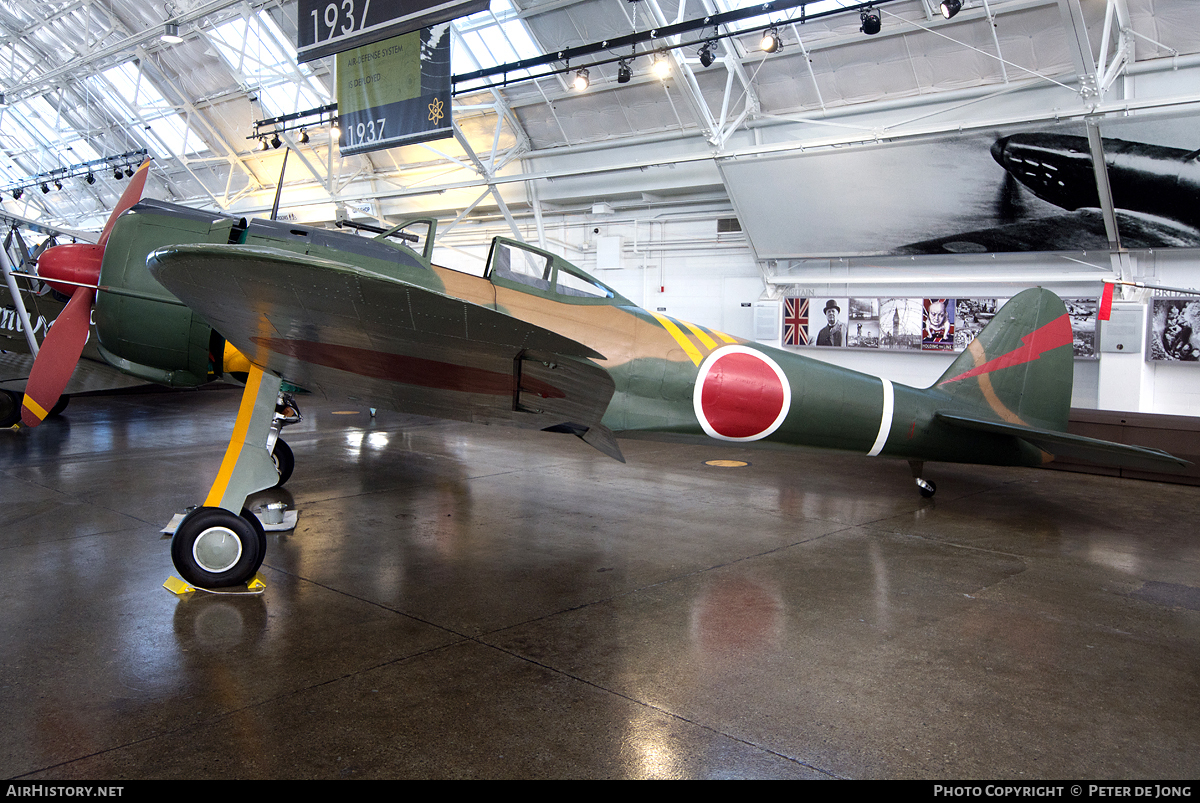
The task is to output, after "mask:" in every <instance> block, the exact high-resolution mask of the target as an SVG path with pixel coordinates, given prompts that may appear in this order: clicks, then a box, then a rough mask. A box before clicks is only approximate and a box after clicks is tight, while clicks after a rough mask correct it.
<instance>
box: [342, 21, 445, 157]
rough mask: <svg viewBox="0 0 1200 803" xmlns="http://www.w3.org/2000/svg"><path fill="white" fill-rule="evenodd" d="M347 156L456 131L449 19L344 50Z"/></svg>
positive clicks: (343, 96) (435, 137) (343, 71)
mask: <svg viewBox="0 0 1200 803" xmlns="http://www.w3.org/2000/svg"><path fill="white" fill-rule="evenodd" d="M337 103H338V117H339V120H340V123H341V127H342V141H341V151H342V155H343V156H352V155H354V154H356V153H367V152H368V151H377V150H382V149H384V148H395V147H397V146H400V145H411V144H413V143H415V142H425V141H426V140H431V139H440V138H442V137H449V136H452V135H453V131H452V130H451V127H450V25H449V23H443V24H441V25H435V26H433V27H432V28H425V29H424V30H421V31H414V32H413V33H407V34H404V35H403V36H396V37H393V38H391V39H388V40H386V41H383V42H379V43H377V44H373V45H367V46H365V47H359V48H355V49H354V50H349V51H346V52H345V53H339V54H338V57H337Z"/></svg>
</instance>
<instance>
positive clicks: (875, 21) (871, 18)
mask: <svg viewBox="0 0 1200 803" xmlns="http://www.w3.org/2000/svg"><path fill="white" fill-rule="evenodd" d="M858 18H859V19H860V20H862V27H861V28H859V30H860V31H862V32H863V33H865V34H866V35H867V36H874V35H875V34H877V33H879V27H880V26H879V12H878V11H876V10H875V9H873V8H865V9H863V10H862V13H860V14H859V15H858Z"/></svg>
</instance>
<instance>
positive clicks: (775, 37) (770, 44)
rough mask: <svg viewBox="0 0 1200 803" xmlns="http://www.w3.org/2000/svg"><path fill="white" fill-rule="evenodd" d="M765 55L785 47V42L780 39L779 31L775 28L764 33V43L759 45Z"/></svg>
mask: <svg viewBox="0 0 1200 803" xmlns="http://www.w3.org/2000/svg"><path fill="white" fill-rule="evenodd" d="M758 46H759V47H760V48H762V50H763V52H764V53H774V52H776V51H777V50H779V49H780V48H782V47H783V42H782V41H780V39H779V31H778V29H776V28H775V27H774V26H772V27H770V28H767V29H766V30H765V31H763V35H762V41H761V42H759V43H758Z"/></svg>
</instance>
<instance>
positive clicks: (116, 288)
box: [26, 201, 1187, 588]
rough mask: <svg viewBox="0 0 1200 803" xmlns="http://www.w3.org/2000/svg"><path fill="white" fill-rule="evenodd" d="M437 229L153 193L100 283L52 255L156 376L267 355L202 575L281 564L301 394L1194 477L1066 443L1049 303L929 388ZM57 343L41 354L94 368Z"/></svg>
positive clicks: (518, 417)
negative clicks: (291, 431)
mask: <svg viewBox="0 0 1200 803" xmlns="http://www.w3.org/2000/svg"><path fill="white" fill-rule="evenodd" d="M414 231H419V232H422V233H423V237H422V236H414V235H413V233H412V232H414ZM435 231H436V223H435V221H433V220H420V221H411V222H408V223H405V224H402V225H401V226H397V227H395V228H394V229H391V230H388V231H384V232H379V233H378V235H377V236H374V237H364V236H361V235H356V234H349V233H343V232H336V231H331V230H325V229H320V228H314V227H309V226H301V225H295V224H291V223H285V222H278V221H266V220H251V221H249V222H247V221H246V220H244V219H239V218H235V217H232V216H228V215H224V214H219V213H209V212H200V211H196V210H193V209H188V208H185V207H181V206H176V205H173V204H168V203H163V202H158V201H144V202H142V203H139V204H137V205H135V206H132V208H131V209H129V211H128V212H126V213H125V214H123V215H121V216H120V217H119V218H116V219H115V222H114V223H113V225H112V228H111V232H110V236H109V237H107V238H106V239H105V240H104V242H105V244H104V245H102V246H100V248H101V250H100V251H96V249H95V247H91V250H89V251H88V252H87V254H85V256H88V255H90V256H89V258H90V259H91V262H89V263H88V264H89V265H90V267H89V268H88V271H91V274H90V278H89V274H88V271H85V270H82V269H80V270H73V269H70V268H69V267H68V263H71V262H72V259H73V258H72V257H71V255H70V254H69V253H68V252H60V253H61V256H58V255H56V256H55V258H54V259H51V260H49V264H46V262H47V261H46V260H45V259H43V265H42V267H41V272H42V273H43V278H45V279H47V280H53V279H56V278H67V279H70V280H72V281H74V282H75V286H76V287H78V288H79V290H77V291H76V292H77V293H80V294H83V295H84V296H86V298H87V300H88V302H89V303H90V299H91V297H92V296H93V295H95V294H97V293H98V297H97V301H96V308H95V312H96V319H97V325H96V330H97V333H98V335H99V336H100V340H101V346H102V347H103V348H104V349H105V350H106V351H107V352H108V353H109V354H110V355H111V356H112V358H113V359H116V360H124V361H125V363H126V364H127V366H129V367H130V368H131V369H133V370H141V371H142V372H143V373H146V372H148V371H149V370H150V369H151V368H152V367H153V368H154V369H156V370H167V369H170V368H171V367H172V365H174V367H175V368H174V369H175V370H184V369H185V368H186V370H188V371H191V372H193V373H194V374H196V372H200V371H202V370H205V369H208V368H212V367H213V366H216V368H215V370H216V372H217V373H220V372H221V371H228V370H230V367H229V366H228V365H227V364H226V362H227V360H231V361H242V360H243V359H244V362H245V368H246V371H247V379H246V387H245V391H244V393H243V397H242V402H241V405H240V409H239V411H238V415H237V420H236V423H235V425H234V431H233V436H232V438H231V441H230V445H229V447H228V450H227V451H226V454H225V458H224V461H223V462H222V465H221V468H220V470H219V471H218V475H217V478H216V480H215V482H214V483H213V486H212V488H211V490H210V492H209V494H208V497H207V499H206V500H205V501H204V505H203V506H202V507H199V508H197V509H195V510H194V511H193V512H191V513H190V514H188V516H187V517H186V518H185V519H184V520H183V522H182V523H181V524H180V525H179V527H178V529H177V531H176V534H175V536H174V540H173V541H172V545H171V555H172V559H173V560H174V563H175V566H176V568H177V569H178V571H179V572H180V574H181V575H182V576H183V577H184V578H185V579H186V580H187V581H188V582H190V583H192V584H193V585H196V586H200V587H210V588H211V587H223V586H232V585H238V584H242V583H246V582H247V581H248V580H250V579H251V578H253V576H254V574H255V572H256V571H257V570H258V568H259V566H260V565H261V563H262V560H263V556H264V553H265V550H266V539H265V536H264V534H263V530H262V527H261V525H260V524H259V523H258V520H257V519H256V518H255V516H254V515H253V514H251V513H249V512H247V511H246V510H245V509H244V506H245V501H246V498H247V496H248V495H249V494H251V493H254V492H256V491H259V490H262V489H264V488H268V487H271V486H274V485H277V484H279V483H280V481H281V473H280V471H281V468H280V467H279V466H277V462H276V460H273V459H272V451H273V448H274V446H275V444H276V442H277V440H278V437H277V436H278V433H279V428H280V426H281V425H282V423H285V422H286V420H287V416H286V415H285V414H281V412H280V409H281V407H282V408H288V410H287V412H288V413H291V412H292V411H291V409H290V408H291V406H292V405H290V404H281V398H282V396H281V393H280V391H281V388H282V387H283V383H284V382H287V383H290V384H292V385H295V386H298V387H301V388H304V389H306V390H308V391H310V392H313V393H317V394H320V395H322V396H324V397H326V398H328V399H331V400H345V399H353V400H355V401H358V402H360V403H370V404H372V405H374V406H378V407H381V408H392V409H396V410H399V411H403V412H410V413H418V414H422V415H426V416H435V417H440V418H447V419H456V420H463V421H475V422H490V423H504V424H510V425H514V426H519V427H531V428H536V429H541V430H549V431H554V432H563V433H570V434H573V435H576V436H578V437H579V438H581V439H582V440H583V441H585V442H586V443H588V444H590V445H591V446H594V447H595V448H596V449H598V450H600V451H601V452H603V453H604V454H606V455H608V456H610V457H612V458H615V459H617V460H621V461H622V462H623V461H624V458H623V457H622V455H621V450H620V447H619V445H618V442H617V438H618V437H619V436H629V437H637V436H641V437H650V436H653V437H668V438H672V439H696V440H709V439H715V440H718V441H730V442H734V443H749V442H756V441H763V442H775V443H783V444H795V445H803V446H815V447H824V448H829V449H842V450H848V451H853V452H861V453H862V454H864V455H869V456H880V457H897V458H902V459H905V460H908V461H909V463H910V464H911V466H912V469H913V476H914V478H915V479H916V482H917V485H918V487H919V489H920V491H921V493H922V494H924V495H926V496H929V495H932V494H933V492H934V490H935V489H934V485H933V483H932V482H929V481H927V480H926V479H924V478H923V477H922V476H921V473H922V466H923V464H924V461H930V460H933V461H946V462H961V463H986V464H995V465H1024V466H1037V465H1040V464H1042V463H1045V462H1047V461H1049V460H1053V459H1054V458H1055V457H1057V456H1070V457H1072V458H1077V459H1087V460H1092V461H1097V462H1104V463H1107V464H1110V465H1111V464H1116V465H1124V466H1130V467H1136V468H1142V469H1149V470H1156V469H1157V470H1160V471H1162V470H1173V469H1176V468H1178V467H1181V466H1186V465H1187V463H1186V461H1183V460H1179V459H1177V458H1174V457H1172V456H1171V455H1169V454H1167V453H1165V452H1161V451H1157V450H1153V449H1146V448H1140V447H1136V446H1126V445H1121V444H1116V443H1109V442H1106V441H1099V440H1094V439H1090V438H1083V437H1079V436H1074V435H1070V434H1068V433H1067V432H1066V426H1067V413H1068V408H1069V404H1070V397H1071V383H1072V372H1073V358H1072V352H1071V326H1070V320H1069V318H1068V317H1067V312H1066V309H1065V307H1064V306H1063V303H1062V301H1061V300H1059V298H1058V297H1057V296H1055V295H1054V294H1053V293H1051V292H1049V291H1048V290H1043V289H1030V290H1026V291H1024V292H1022V293H1020V294H1018V295H1017V296H1015V297H1014V298H1013V299H1012V300H1011V301H1009V302H1008V304H1006V305H1005V306H1004V307H1003V308H1002V309H1001V310H1000V312H999V313H998V314H997V315H996V316H995V318H994V319H993V321H992V322H991V323H990V324H989V325H988V326H987V327H986V328H985V329H984V330H983V331H982V332H981V333H980V335H979V336H978V337H977V338H976V339H975V341H974V342H973V343H971V345H970V347H969V348H968V349H967V350H966V351H965V352H963V353H962V354H961V355H960V356H959V357H958V359H956V360H955V362H954V363H953V365H951V366H950V368H949V370H947V371H946V373H945V374H944V375H943V376H942V377H941V378H940V379H939V380H938V381H937V382H935V383H934V384H933V385H932V386H931V387H928V388H923V389H922V388H912V387H907V386H905V385H901V384H899V383H893V382H890V381H888V380H887V379H881V378H879V377H874V376H870V375H867V374H862V373H858V372H856V371H851V370H848V369H845V368H839V367H836V366H832V365H829V364H826V363H823V362H820V361H817V360H813V359H809V358H806V357H804V356H801V355H799V354H795V353H792V352H787V351H782V350H778V349H772V348H768V347H766V346H762V345H759V344H757V343H754V342H751V341H746V340H742V339H739V338H735V337H731V336H729V335H727V334H724V333H722V332H719V331H716V330H713V329H710V328H707V327H701V326H696V325H693V324H689V323H686V322H683V321H679V320H676V319H673V318H670V317H667V316H665V315H660V314H657V313H654V312H649V311H647V310H644V309H641V308H639V307H637V306H636V305H635V304H633V303H632V302H631V301H629V300H628V299H625V298H623V297H622V296H620V295H619V294H618V293H616V292H615V291H614V290H612V289H611V288H609V287H607V286H606V285H604V284H603V283H602V282H600V281H598V280H596V279H594V278H592V277H591V276H589V275H588V274H586V273H585V272H583V271H582V270H580V269H579V268H576V267H575V266H573V265H571V264H570V263H569V262H567V261H566V260H564V259H562V258H561V257H558V256H556V255H554V254H551V253H547V252H545V251H542V250H539V249H536V248H532V247H530V246H528V245H525V244H522V243H519V242H515V241H512V240H507V239H503V238H496V239H495V240H494V241H493V242H492V246H491V251H490V254H489V257H488V262H487V267H486V270H485V273H484V276H483V277H482V278H481V277H477V276H471V275H467V274H463V273H459V272H456V271H452V270H448V269H445V268H442V267H438V266H436V265H434V264H432V262H431V256H432V249H433V241H434V234H435ZM422 240H423V243H422V242H421V241H422ZM410 242H416V243H419V244H420V245H419V246H418V247H419V248H420V250H417V249H416V248H414V247H412V246H410V245H409V243H410ZM60 248H61V246H60ZM52 252H53V249H51V251H48V252H47V256H48V255H49V254H51V253H52ZM47 268H51V270H50V272H51V273H55V274H56V275H46V274H47ZM72 277H73V278H72ZM151 277H153V278H151ZM163 288H166V289H165V290H164V289H163ZM168 291H169V292H168ZM72 303H74V299H73V300H72ZM184 305H186V306H184ZM65 314H66V312H64V315H65ZM57 331H58V325H57V324H56V325H55V327H54V328H53V329H52V331H51V334H52V335H53V334H54V333H56V332H57ZM218 333H219V334H218ZM52 339H53V338H48V339H47V343H49V342H50V341H51V340H52ZM226 344H231V346H232V348H230V347H228V346H227V345H226ZM48 351H50V349H49V348H46V347H43V349H42V352H41V354H40V355H39V360H42V359H43V358H44V357H45V358H46V359H47V360H51V359H57V360H58V361H60V362H70V361H72V360H74V359H75V358H76V357H77V355H78V351H75V352H74V354H75V356H71V353H70V351H71V350H70V349H66V348H64V349H61V351H62V352H63V354H60V355H59V356H58V357H53V356H51V357H47V352H48ZM241 355H244V358H243V357H242V356H241ZM187 366H190V367H187ZM36 368H37V366H36V365H35V369H36ZM35 373H36V370H35ZM196 375H198V374H196ZM58 381H59V380H58V379H55V383H57V382H58ZM63 381H65V380H63ZM55 383H51V382H49V381H46V382H34V380H33V379H31V381H30V389H29V390H27V398H29V396H30V395H32V396H33V397H34V399H33V403H34V404H35V405H36V406H37V408H38V409H41V410H46V409H50V407H52V406H53V404H54V402H55V400H56V398H57V392H58V391H56V390H55ZM35 385H36V387H35ZM26 412H30V413H31V415H30V417H31V418H33V419H36V418H37V415H36V411H31V410H30V408H29V407H28V406H27V408H26Z"/></svg>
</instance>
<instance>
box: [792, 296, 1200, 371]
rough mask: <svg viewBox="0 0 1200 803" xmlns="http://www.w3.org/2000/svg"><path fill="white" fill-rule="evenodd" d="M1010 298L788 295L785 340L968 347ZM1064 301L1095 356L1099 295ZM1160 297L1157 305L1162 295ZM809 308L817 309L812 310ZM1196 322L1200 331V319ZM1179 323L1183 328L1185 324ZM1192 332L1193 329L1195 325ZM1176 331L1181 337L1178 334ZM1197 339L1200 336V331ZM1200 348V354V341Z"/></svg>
mask: <svg viewBox="0 0 1200 803" xmlns="http://www.w3.org/2000/svg"><path fill="white" fill-rule="evenodd" d="M1006 301H1008V299H1007V298H823V297H820V296H818V297H815V298H801V297H789V298H785V299H784V300H783V304H784V307H783V308H784V318H783V345H784V347H789V346H791V347H795V346H826V347H835V348H836V347H843V348H854V349H889V350H895V351H927V352H929V351H941V352H957V351H963V350H965V349H966V348H967V346H968V345H970V343H971V341H972V340H974V339H975V336H976V335H978V334H979V333H980V332H981V331H983V328H984V327H985V326H987V325H988V323H990V322H991V320H992V318H994V317H996V312H997V311H998V310H999V309H1000V308H1001V307H1002V306H1004V302H1006ZM1062 301H1063V304H1065V305H1066V308H1067V316H1068V317H1069V318H1070V319H1071V351H1072V353H1073V354H1074V356H1076V357H1089V358H1095V356H1096V312H1097V308H1098V306H1099V305H1098V302H1097V300H1096V299H1095V298H1064V299H1063V300H1062ZM1155 303H1156V305H1157V304H1158V301H1156V302H1155ZM1194 303H1195V305H1196V308H1195V311H1194V314H1195V315H1196V317H1198V318H1200V302H1194ZM809 309H815V310H818V312H817V313H815V314H813V315H810V314H809ZM1180 309H1182V307H1181V308H1180ZM1155 310H1156V320H1158V319H1160V318H1161V319H1162V320H1163V321H1165V320H1166V318H1167V311H1166V307H1163V310H1162V311H1161V312H1159V307H1158V306H1156V307H1155ZM1175 315H1176V317H1181V316H1182V315H1183V313H1181V312H1176V313H1175ZM1159 328H1160V329H1163V328H1165V327H1164V326H1160V327H1159ZM1196 328H1197V331H1200V324H1197V326H1196ZM1176 329H1179V330H1180V331H1182V327H1176ZM1172 332H1173V333H1174V332H1175V330H1172ZM1187 332H1188V334H1189V335H1190V332H1191V329H1187ZM1172 337H1173V338H1174V340H1179V337H1178V336H1177V335H1175V334H1172ZM1172 337H1168V338H1167V340H1171V339H1172ZM1197 340H1198V341H1200V335H1198V336H1197ZM1164 342H1165V341H1164ZM1176 351H1180V350H1179V349H1176ZM1196 353H1197V354H1200V345H1198V346H1197V351H1196ZM1155 359H1165V358H1160V357H1156V358H1155ZM1180 359H1186V358H1180ZM1193 359H1195V358H1193Z"/></svg>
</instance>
